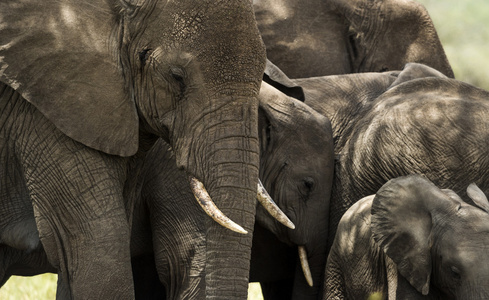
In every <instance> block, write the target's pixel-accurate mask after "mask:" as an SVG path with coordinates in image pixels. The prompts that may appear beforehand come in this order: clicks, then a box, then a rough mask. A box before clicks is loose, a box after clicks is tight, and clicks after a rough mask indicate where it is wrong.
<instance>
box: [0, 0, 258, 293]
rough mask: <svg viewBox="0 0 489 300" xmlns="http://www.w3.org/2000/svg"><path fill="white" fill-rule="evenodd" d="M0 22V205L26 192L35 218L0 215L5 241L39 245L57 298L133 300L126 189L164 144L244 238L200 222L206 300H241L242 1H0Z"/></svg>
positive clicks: (251, 103) (247, 171)
mask: <svg viewBox="0 0 489 300" xmlns="http://www.w3.org/2000/svg"><path fill="white" fill-rule="evenodd" d="M0 20H1V26H0V45H1V46H0V111H1V113H0V124H1V126H0V153H1V155H0V172H1V174H0V176H1V179H0V187H1V188H0V193H1V194H2V196H4V197H2V200H1V203H2V204H1V206H2V207H9V206H12V207H15V205H16V204H17V203H16V201H17V200H16V199H19V197H20V198H22V197H23V196H25V195H21V194H19V190H21V189H23V188H26V189H27V191H28V196H29V199H31V204H32V209H33V210H32V212H33V214H34V216H35V219H34V220H35V223H32V222H31V223H24V222H23V221H22V218H21V219H10V220H2V227H1V228H0V241H1V243H2V245H7V246H10V247H12V248H15V249H18V250H21V251H34V250H36V249H38V247H40V245H41V244H42V247H43V249H44V251H45V253H46V255H47V258H48V261H49V264H50V265H52V266H53V267H54V268H55V269H56V270H57V272H58V275H59V278H60V280H61V281H62V282H64V284H65V286H66V288H65V289H64V290H62V291H60V290H59V289H58V292H59V293H58V295H57V297H58V298H88V297H90V298H99V299H105V298H117V299H132V298H134V288H133V287H134V284H133V278H132V275H131V274H132V272H131V264H130V259H131V257H130V230H131V222H132V219H133V216H132V212H133V210H134V199H135V195H137V189H136V188H137V186H136V185H134V184H132V183H130V182H129V183H127V182H126V181H127V180H128V176H129V175H131V176H137V173H138V170H139V167H140V165H141V164H142V160H143V159H144V156H145V154H146V152H147V151H148V149H150V147H151V145H152V144H154V142H155V141H156V139H157V138H163V139H164V140H166V141H167V142H168V143H169V144H170V145H171V147H172V149H173V151H174V153H175V161H176V164H177V166H178V167H179V168H181V169H183V170H185V172H186V173H187V174H188V178H189V180H191V181H192V182H193V183H194V186H196V187H199V186H200V187H201V186H202V185H200V184H199V183H202V184H203V185H204V186H205V187H206V190H207V192H208V194H207V195H205V194H204V196H206V197H212V199H213V200H214V202H215V203H216V204H217V206H218V207H220V208H221V209H222V210H223V211H224V213H225V214H227V215H228V216H229V217H230V219H232V220H234V221H236V222H237V224H240V225H241V226H242V227H237V226H234V229H235V230H237V231H240V232H241V233H245V232H248V233H249V234H241V233H235V232H231V231H229V230H228V229H225V228H222V227H221V226H220V225H218V224H214V221H213V220H212V219H211V218H206V220H205V222H206V223H207V225H208V226H206V227H207V228H208V229H207V231H206V246H207V253H206V270H207V277H206V279H205V289H206V291H205V292H206V295H207V296H208V297H211V298H213V297H214V298H216V299H235V298H244V297H246V295H247V288H248V275H249V260H250V256H251V243H252V234H251V233H252V230H253V226H254V218H255V210H256V207H255V201H256V200H255V199H256V194H257V183H258V170H259V166H258V165H259V150H260V149H259V144H258V129H257V127H258V99H257V96H258V92H259V88H260V85H261V79H262V74H263V69H264V67H265V59H266V58H265V47H264V44H263V41H262V39H261V36H260V34H259V31H258V28H257V24H256V20H255V17H254V12H253V7H252V4H251V3H250V2H249V1H245V0H233V1H225V2H218V3H217V2H216V3H214V2H199V3H195V2H193V1H192V2H189V1H165V0H142V1H131V0H127V1H126V0H120V1H119V0H107V1H74V0H62V1H51V0H49V1H43V3H42V5H39V3H38V1H32V0H27V1H7V2H2V3H1V4H0ZM243 41H246V42H243ZM16 172H17V173H18V174H17V173H16ZM19 177H20V178H21V179H22V182H13V181H12V180H11V179H12V178H19ZM203 190H204V189H201V190H200V191H197V190H196V191H195V192H196V193H200V192H202V191H203ZM209 195H210V196H209ZM19 214H20V215H21V216H25V214H27V213H23V212H21V213H19ZM228 223H229V222H228ZM231 224H232V223H231ZM36 230H37V232H36ZM37 233H38V234H37ZM216 253H217V254H218V255H216ZM238 266H239V267H238Z"/></svg>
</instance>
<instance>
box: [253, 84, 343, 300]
mask: <svg viewBox="0 0 489 300" xmlns="http://www.w3.org/2000/svg"><path fill="white" fill-rule="evenodd" d="M299 89H300V88H299ZM259 98H260V114H259V128H260V133H259V136H260V146H261V149H260V165H261V167H260V178H261V180H262V181H263V184H264V186H265V187H266V188H267V190H268V191H269V192H270V194H271V196H272V198H273V199H275V200H277V204H278V205H279V206H280V208H281V209H282V210H283V211H284V213H285V214H286V215H287V216H288V217H289V218H290V220H291V221H292V222H293V223H294V224H295V229H290V228H286V227H285V226H282V225H281V224H279V223H278V222H277V221H275V220H274V219H272V218H270V217H269V216H268V215H267V214H266V213H265V211H264V209H263V208H262V207H258V209H257V216H256V218H257V222H258V223H259V224H260V225H262V226H263V227H265V228H266V229H268V230H269V231H271V232H272V233H274V234H275V235H276V236H277V237H278V239H279V240H280V241H282V242H284V243H287V244H288V245H296V246H299V247H298V249H299V253H300V257H301V263H302V267H303V270H304V273H305V274H306V278H307V283H306V281H305V280H304V277H303V276H302V275H301V274H300V272H301V267H298V268H296V269H297V270H298V272H299V273H298V274H297V275H296V278H301V280H296V281H295V286H294V294H296V295H297V296H299V297H301V299H305V298H303V297H306V295H310V294H315V295H317V292H318V289H319V287H320V286H321V283H322V280H321V279H322V274H323V271H324V264H325V262H326V240H324V239H322V237H323V236H324V235H326V233H327V230H328V226H327V225H328V212H329V199H330V196H331V186H332V182H333V164H334V155H333V138H332V130H331V124H330V121H329V119H328V118H326V117H324V116H322V115H320V114H319V113H317V112H316V111H314V110H313V109H311V108H310V107H309V106H307V105H305V104H304V103H302V102H301V101H299V100H296V99H293V98H291V97H288V96H286V95H285V94H283V93H281V92H280V91H278V90H277V89H275V88H273V87H272V86H270V85H268V84H267V83H265V82H263V83H262V88H261V90H260V96H259ZM308 259H309V263H308ZM309 266H310V270H309ZM308 285H310V286H313V285H314V287H313V288H310V287H308Z"/></svg>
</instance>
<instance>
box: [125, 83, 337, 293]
mask: <svg viewBox="0 0 489 300" xmlns="http://www.w3.org/2000/svg"><path fill="white" fill-rule="evenodd" d="M259 99H260V108H259V111H260V113H259V120H260V121H259V129H260V145H261V147H260V178H261V180H262V182H263V184H264V186H265V187H266V188H267V190H268V191H269V192H270V195H271V196H272V197H273V198H274V200H275V201H276V203H277V204H278V205H279V207H280V208H281V209H282V210H283V211H284V212H285V214H287V216H288V217H289V218H290V220H291V221H292V222H293V223H294V224H295V226H296V228H295V229H294V230H292V229H288V228H286V227H285V226H283V225H282V224H280V223H278V222H277V221H276V220H274V219H272V218H271V217H270V216H269V214H268V212H266V211H265V209H264V208H263V207H262V206H261V205H258V206H257V215H256V220H257V223H256V224H255V230H256V231H257V232H264V231H265V232H267V233H270V234H271V235H272V236H273V237H274V238H275V239H278V240H280V244H281V245H282V248H283V249H282V251H280V252H279V251H277V250H279V249H275V248H272V249H271V248H270V247H271V245H272V244H271V243H270V241H269V240H265V241H263V240H260V239H259V236H254V239H253V248H252V260H251V274H250V281H267V282H268V283H269V284H273V283H274V282H275V281H277V280H279V279H281V278H286V279H287V280H289V282H290V284H291V285H292V286H291V289H290V290H289V291H288V294H281V295H282V296H284V297H285V298H282V299H317V298H318V297H319V296H320V293H321V291H322V289H321V287H322V279H323V274H324V266H325V264H326V246H327V244H326V241H325V240H324V239H321V238H320V237H321V236H324V235H325V234H327V231H326V229H327V218H325V216H327V215H328V208H329V197H330V195H331V186H332V181H333V161H334V159H333V147H332V132H331V126H330V122H329V120H328V119H327V118H325V117H323V116H322V115H320V114H318V113H317V112H315V111H314V110H312V109H311V108H309V107H308V106H306V105H304V104H303V103H301V102H300V101H297V100H295V99H293V98H290V97H287V96H285V95H284V94H282V93H280V92H279V91H277V90H276V89H274V88H272V87H271V86H269V85H268V84H266V83H263V84H262V88H261V90H260V96H259ZM167 148H168V147H167V146H165V145H164V143H163V142H162V141H159V142H158V143H157V144H156V146H155V147H153V149H151V151H150V153H149V155H148V157H147V162H149V163H148V164H147V165H145V167H144V168H143V170H144V175H143V176H144V177H143V178H144V180H143V181H144V185H143V186H142V187H141V191H142V194H141V195H142V201H141V202H140V203H141V207H139V213H137V214H136V218H137V217H138V216H139V219H140V220H141V221H138V220H137V219H136V220H135V222H134V224H136V225H137V224H140V225H142V226H140V227H134V228H133V241H132V245H133V246H132V249H133V267H134V268H135V270H134V272H135V276H134V278H135V280H136V281H137V282H138V283H139V285H138V284H137V285H136V287H139V288H140V289H139V290H138V289H136V293H137V296H138V297H141V299H147V298H148V297H150V296H149V295H148V293H149V294H151V293H152V292H154V291H155V287H157V285H155V284H151V285H150V286H145V283H148V282H154V276H153V277H151V276H149V275H148V274H154V273H155V272H157V273H158V275H159V279H160V280H161V282H162V283H163V285H164V287H165V290H166V295H167V298H168V299H187V298H192V297H196V295H199V294H198V293H199V288H200V285H201V284H202V283H201V282H200V278H199V276H201V274H203V273H205V272H206V270H205V269H204V260H205V256H204V255H203V253H205V251H206V249H207V248H206V234H205V226H204V225H205V224H203V222H202V221H203V220H204V219H205V215H204V214H203V213H202V212H201V211H200V208H199V207H198V205H197V204H194V202H195V201H194V200H193V198H194V197H193V195H192V193H191V192H190V190H189V188H188V184H187V183H186V176H185V174H184V172H182V171H181V170H178V169H177V167H176V166H174V167H173V168H170V167H169V166H170V162H171V161H172V155H171V153H169V151H168V150H167ZM311 157H314V159H310V158H311ZM165 161H167V162H165ZM160 164H161V165H165V166H166V168H165V170H164V171H161V168H159V167H158V166H159V165H160ZM136 211H138V210H136ZM147 215H149V216H150V218H149V220H150V224H145V223H144V220H146V219H148V218H147ZM148 228H151V232H152V241H153V243H152V247H151V246H150V245H148V244H147V243H146V242H147V241H148V240H150V238H148V236H147V234H146V233H147V232H148V231H149V230H148ZM150 237H151V236H150ZM298 245H301V246H305V247H306V250H307V252H308V258H309V263H310V265H311V272H312V276H313V280H314V282H315V286H314V287H309V286H308V285H307V283H306V281H305V279H304V275H303V274H302V269H301V267H300V265H298V264H299V262H298V259H297V246H298ZM256 248H265V249H266V251H267V253H263V252H260V251H256ZM152 250H154V255H155V261H156V267H157V270H156V271H155V270H151V267H150V265H151V263H148V262H150V261H151V253H152V252H153V251H152ZM284 251H285V252H287V253H288V252H291V253H292V254H291V257H290V259H289V260H287V261H284V262H283V265H281V266H279V265H278V263H277V262H276V261H277V260H276V259H275V258H274V259H273V260H274V262H271V261H268V265H263V264H262V263H261V262H263V260H264V259H265V258H266V255H268V254H269V252H272V253H273V254H274V255H277V256H280V255H282V254H283V253H284ZM280 267H282V268H284V267H286V268H287V270H288V272H287V273H284V272H281V270H280ZM268 274H272V275H268ZM292 287H293V288H292ZM139 292H140V293H139ZM192 299H193V298H192Z"/></svg>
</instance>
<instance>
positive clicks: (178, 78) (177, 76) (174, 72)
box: [170, 67, 185, 94]
mask: <svg viewBox="0 0 489 300" xmlns="http://www.w3.org/2000/svg"><path fill="white" fill-rule="evenodd" d="M170 75H171V77H172V78H173V80H175V82H176V83H177V84H178V86H179V88H180V93H181V94H183V93H184V91H185V71H184V70H183V69H181V68H178V67H172V68H171V69H170Z"/></svg>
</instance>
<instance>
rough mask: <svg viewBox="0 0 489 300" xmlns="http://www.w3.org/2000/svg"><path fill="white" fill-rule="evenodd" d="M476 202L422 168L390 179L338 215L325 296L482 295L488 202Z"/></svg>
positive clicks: (477, 195)
mask: <svg viewBox="0 0 489 300" xmlns="http://www.w3.org/2000/svg"><path fill="white" fill-rule="evenodd" d="M467 194H468V195H469V196H471V197H472V201H473V202H474V203H475V205H471V204H468V203H466V202H464V201H463V200H462V199H461V198H460V197H459V196H457V194H455V193H454V192H453V191H451V190H441V189H439V188H438V187H436V186H435V185H434V184H433V183H432V182H430V181H429V180H427V179H426V178H425V177H423V176H420V175H410V176H405V177H398V178H396V179H392V180H390V181H388V182H387V183H386V184H384V185H383V186H382V187H381V188H380V189H379V191H378V192H377V193H376V194H375V195H372V196H368V197H365V198H363V199H361V200H360V201H358V202H357V203H355V204H354V205H353V206H352V207H351V208H350V209H349V210H348V211H347V212H346V213H345V215H344V216H343V218H342V219H341V221H340V223H339V225H338V231H337V233H336V238H335V240H334V243H333V247H332V248H331V252H330V255H329V257H328V262H327V266H326V277H327V278H328V280H326V283H325V294H324V299H367V298H368V297H369V296H370V295H372V294H374V293H380V294H381V295H382V299H487V298H488V297H489V260H488V259H487V257H488V253H489V235H488V232H489V202H488V201H487V198H486V197H485V195H484V193H483V192H482V191H481V190H479V188H478V187H477V186H476V185H474V184H472V185H470V186H469V187H468V188H467Z"/></svg>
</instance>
